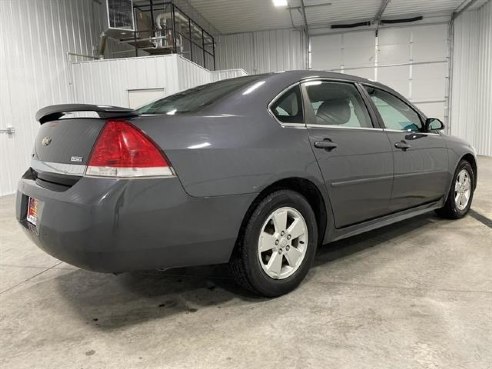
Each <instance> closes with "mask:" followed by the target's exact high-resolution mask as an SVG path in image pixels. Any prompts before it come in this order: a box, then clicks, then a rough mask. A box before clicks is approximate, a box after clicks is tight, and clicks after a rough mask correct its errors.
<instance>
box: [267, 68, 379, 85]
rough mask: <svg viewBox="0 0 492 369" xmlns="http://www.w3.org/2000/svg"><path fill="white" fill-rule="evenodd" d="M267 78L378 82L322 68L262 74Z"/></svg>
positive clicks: (293, 80)
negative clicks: (317, 78)
mask: <svg viewBox="0 0 492 369" xmlns="http://www.w3.org/2000/svg"><path fill="white" fill-rule="evenodd" d="M262 76H264V77H265V78H274V79H285V80H288V81H292V82H295V81H300V80H303V79H308V78H316V77H319V78H333V79H338V80H345V81H352V82H364V83H371V84H374V83H377V82H374V81H371V80H369V79H366V78H362V77H358V76H354V75H351V74H346V73H337V72H327V71H322V70H289V71H285V72H275V73H265V74H262Z"/></svg>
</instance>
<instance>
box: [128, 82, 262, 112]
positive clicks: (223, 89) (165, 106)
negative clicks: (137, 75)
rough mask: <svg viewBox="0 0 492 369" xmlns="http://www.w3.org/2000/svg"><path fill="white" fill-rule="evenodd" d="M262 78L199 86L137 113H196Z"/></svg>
mask: <svg viewBox="0 0 492 369" xmlns="http://www.w3.org/2000/svg"><path fill="white" fill-rule="evenodd" d="M261 77H262V76H260V75H255V76H245V77H239V78H233V79H226V80H223V81H219V82H214V83H209V84H206V85H202V86H198V87H195V88H192V89H189V90H186V91H183V92H180V93H177V94H175V95H171V96H168V97H165V98H163V99H160V100H157V101H154V102H152V103H150V104H148V105H145V106H143V107H141V108H140V109H138V110H137V111H138V113H139V114H169V115H174V114H180V113H191V112H195V111H198V110H200V109H201V108H203V107H205V106H207V105H210V104H212V103H214V102H215V101H217V100H218V99H220V98H221V97H223V96H225V95H228V94H230V93H231V92H233V91H235V90H238V89H240V88H241V87H244V86H246V85H248V84H250V83H252V82H255V81H257V80H258V79H260V78H261Z"/></svg>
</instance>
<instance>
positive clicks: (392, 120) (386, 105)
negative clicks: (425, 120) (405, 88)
mask: <svg viewBox="0 0 492 369" xmlns="http://www.w3.org/2000/svg"><path fill="white" fill-rule="evenodd" d="M364 87H365V88H366V90H367V92H368V94H369V96H371V99H372V101H373V102H374V105H376V108H377V109H378V111H379V114H380V115H381V118H382V119H383V123H384V126H385V127H386V128H389V129H395V130H399V131H411V132H417V131H420V130H421V129H422V122H421V120H420V116H419V115H418V114H417V112H416V111H415V110H413V109H412V108H411V107H410V106H409V105H407V104H405V103H404V102H403V101H402V100H400V99H399V98H397V97H396V96H393V95H392V94H390V93H388V92H386V91H383V90H380V89H377V88H374V87H371V86H364Z"/></svg>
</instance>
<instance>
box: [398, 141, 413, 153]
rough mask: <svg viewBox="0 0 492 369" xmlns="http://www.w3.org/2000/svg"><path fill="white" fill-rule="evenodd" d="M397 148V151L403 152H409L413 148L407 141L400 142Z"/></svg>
mask: <svg viewBox="0 0 492 369" xmlns="http://www.w3.org/2000/svg"><path fill="white" fill-rule="evenodd" d="M395 147H396V148H397V149H400V150H403V151H407V150H408V149H409V148H410V147H412V146H410V145H409V144H407V143H406V142H405V141H400V142H397V143H395Z"/></svg>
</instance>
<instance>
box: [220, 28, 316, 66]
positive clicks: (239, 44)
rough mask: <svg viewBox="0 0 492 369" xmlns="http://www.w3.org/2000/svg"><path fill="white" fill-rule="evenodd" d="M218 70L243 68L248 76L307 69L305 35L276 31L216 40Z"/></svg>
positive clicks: (231, 36) (290, 31) (241, 34)
mask: <svg viewBox="0 0 492 369" xmlns="http://www.w3.org/2000/svg"><path fill="white" fill-rule="evenodd" d="M216 42H217V49H216V53H217V67H218V69H237V68H242V69H244V70H245V71H246V72H247V73H249V74H258V73H267V72H278V71H285V70H293V69H305V68H306V60H307V56H306V51H305V46H304V45H305V40H304V35H303V34H302V33H301V32H299V31H293V30H278V31H264V32H249V33H240V34H233V35H224V36H219V37H217V38H216Z"/></svg>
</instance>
